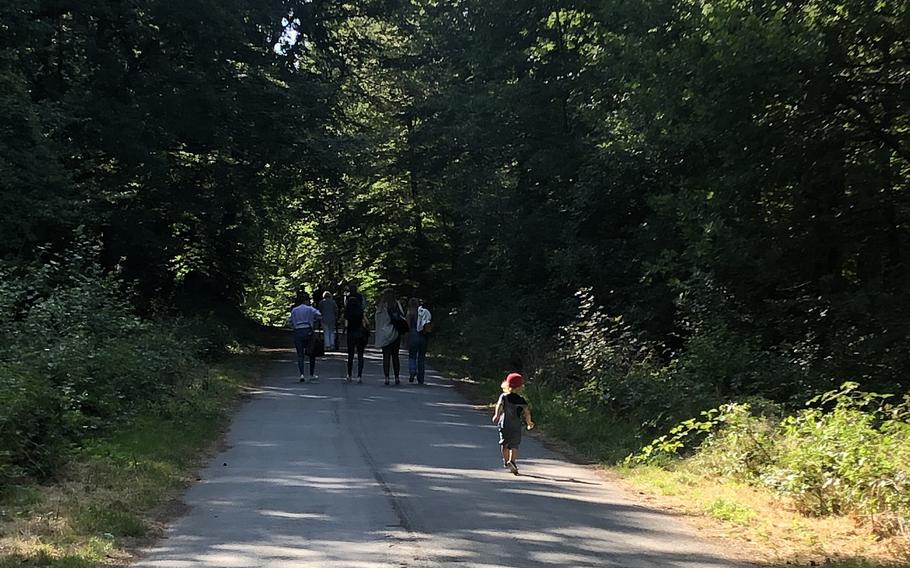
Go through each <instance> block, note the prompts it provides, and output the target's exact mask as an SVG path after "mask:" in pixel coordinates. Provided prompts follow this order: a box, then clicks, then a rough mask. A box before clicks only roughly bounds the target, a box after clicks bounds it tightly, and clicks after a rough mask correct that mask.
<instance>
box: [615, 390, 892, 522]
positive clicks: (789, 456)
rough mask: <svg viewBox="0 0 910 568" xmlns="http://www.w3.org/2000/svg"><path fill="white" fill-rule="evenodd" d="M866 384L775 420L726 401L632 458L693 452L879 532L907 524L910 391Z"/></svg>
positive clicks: (699, 461) (809, 507)
mask: <svg viewBox="0 0 910 568" xmlns="http://www.w3.org/2000/svg"><path fill="white" fill-rule="evenodd" d="M890 398H891V397H890V396H889V395H881V394H877V393H867V392H862V391H860V390H859V389H858V385H857V384H856V383H845V384H844V385H843V386H842V387H841V388H840V389H838V390H835V391H831V392H828V393H825V394H823V395H820V396H818V397H815V398H813V399H812V400H810V401H809V403H808V404H809V405H810V407H809V408H805V409H803V410H800V411H798V412H796V413H795V414H793V415H790V416H787V417H784V418H775V416H777V415H778V413H779V411H780V408H779V407H777V406H775V405H769V404H767V403H762V404H760V405H756V408H757V409H758V410H757V411H756V410H754V409H753V407H752V406H751V405H749V404H729V405H725V406H723V407H720V408H717V409H712V410H709V411H705V412H703V413H702V414H701V416H702V417H701V419H690V420H687V421H685V422H683V423H681V424H679V425H678V426H676V427H674V428H672V429H671V430H670V432H669V433H668V434H666V435H664V436H661V437H659V438H657V439H655V440H654V441H653V442H651V444H649V445H647V446H645V447H644V448H643V449H642V450H641V451H640V452H639V453H638V454H637V455H635V456H630V458H628V459H627V462H633V463H643V462H655V461H656V462H661V461H666V459H667V457H668V456H675V455H677V454H679V453H681V452H688V453H690V454H691V453H692V452H696V450H697V453H695V455H694V457H692V463H693V465H696V466H698V467H699V469H701V470H702V471H705V472H708V473H713V474H719V475H725V476H730V477H734V478H736V479H739V480H743V481H747V482H750V483H753V484H763V485H765V486H767V487H769V488H771V489H773V490H775V491H776V492H777V493H779V494H780V495H782V496H786V497H788V498H790V500H791V501H792V503H794V505H795V506H796V507H797V508H798V509H799V510H800V511H801V512H803V513H805V514H811V515H828V514H854V515H858V516H861V517H864V518H866V519H868V520H869V521H870V522H871V523H872V525H873V527H874V528H875V530H876V531H878V532H879V533H881V534H894V533H906V529H907V527H908V523H910V473H908V472H910V420H908V419H910V397H908V398H905V399H904V401H903V402H901V403H899V404H888V403H887V401H888V400H889V399H890Z"/></svg>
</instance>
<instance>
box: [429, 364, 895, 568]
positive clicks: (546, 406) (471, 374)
mask: <svg viewBox="0 0 910 568" xmlns="http://www.w3.org/2000/svg"><path fill="white" fill-rule="evenodd" d="M432 358H433V364H434V367H435V368H436V369H437V370H438V371H440V372H442V373H443V375H444V376H446V377H447V378H449V379H452V380H453V381H454V384H455V386H456V388H457V389H458V390H459V391H460V392H461V393H462V394H464V395H465V396H466V397H467V398H468V399H469V400H470V401H472V402H473V403H474V404H477V405H478V406H479V407H482V408H487V407H489V408H492V402H493V401H495V400H496V397H497V396H498V394H499V379H496V378H492V377H485V376H484V374H483V373H482V372H480V371H478V370H477V369H476V368H473V367H472V365H471V362H470V360H469V359H467V358H466V357H463V356H453V355H451V354H447V353H444V352H443V353H438V352H437V353H434V354H433V357H432ZM527 398H529V400H530V402H531V406H532V409H533V412H534V419H535V422H536V424H537V428H535V430H534V432H533V435H535V437H536V438H537V439H539V440H540V441H542V442H543V443H544V444H545V445H546V446H547V447H549V448H551V449H554V450H555V451H558V452H560V453H561V454H562V455H564V456H566V457H567V458H568V459H570V460H571V461H573V462H575V463H580V464H586V465H592V464H596V465H597V466H598V469H599V470H600V471H601V472H602V473H604V474H605V475H606V476H607V477H608V478H609V479H611V480H612V481H614V482H618V483H620V484H621V485H622V486H624V487H625V489H626V490H627V492H628V493H630V494H631V495H637V496H638V498H639V499H640V500H641V501H642V502H643V503H645V504H647V505H648V506H651V507H654V508H657V509H662V510H666V511H672V512H674V513H680V514H683V515H685V516H686V518H687V520H688V521H689V522H690V524H692V525H693V526H694V527H696V528H697V529H698V531H699V534H702V535H704V536H706V537H707V538H710V539H714V540H720V541H723V542H724V543H726V544H727V545H728V546H727V547H726V548H727V549H728V550H735V551H736V556H737V557H738V558H740V559H741V560H744V561H747V562H752V563H754V564H755V565H757V566H767V567H772V566H830V567H833V568H899V567H902V566H903V567H906V566H910V563H908V559H910V551H908V550H907V549H906V547H907V541H906V540H904V539H899V538H892V539H887V540H883V539H879V538H877V537H876V536H875V535H874V534H873V533H872V531H871V530H869V529H868V528H866V527H864V526H863V525H862V523H861V522H860V520H859V519H853V518H850V517H837V516H829V517H806V516H804V515H801V514H800V513H798V512H797V511H796V510H795V509H794V508H793V507H791V506H790V505H789V504H788V503H787V501H786V500H783V499H780V498H778V497H776V496H775V495H773V494H772V493H770V492H769V491H765V490H761V489H759V488H756V487H751V486H748V485H745V484H741V483H736V482H733V481H730V480H726V479H720V478H717V477H711V476H707V475H705V474H704V473H702V472H699V471H698V470H697V469H696V468H695V467H694V466H692V465H691V464H689V463H687V462H685V461H682V462H680V463H679V464H676V465H674V466H673V467H672V468H661V467H657V466H636V467H626V466H620V465H613V464H618V463H620V462H621V460H622V458H624V457H625V456H626V455H629V454H630V453H631V452H633V451H636V450H637V449H638V448H639V447H640V446H641V445H643V442H644V441H643V440H641V439H639V438H638V436H637V432H636V429H635V428H634V425H631V424H628V423H623V422H622V421H619V420H614V419H610V418H609V417H604V416H599V417H598V416H591V414H592V413H590V412H585V410H584V409H574V408H572V407H571V405H565V404H562V403H561V402H560V401H559V400H554V397H553V393H551V392H549V391H548V390H547V389H545V388H540V387H536V386H533V384H532V385H529V387H528V389H527Z"/></svg>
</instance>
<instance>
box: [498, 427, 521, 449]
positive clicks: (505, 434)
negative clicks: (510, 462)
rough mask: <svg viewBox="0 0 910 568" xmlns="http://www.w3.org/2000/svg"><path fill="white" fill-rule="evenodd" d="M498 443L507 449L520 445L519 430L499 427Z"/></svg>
mask: <svg viewBox="0 0 910 568" xmlns="http://www.w3.org/2000/svg"><path fill="white" fill-rule="evenodd" d="M499 445H500V446H504V447H506V448H507V449H509V450H515V449H518V446H520V445H521V430H518V431H509V430H506V429H504V428H500V429H499Z"/></svg>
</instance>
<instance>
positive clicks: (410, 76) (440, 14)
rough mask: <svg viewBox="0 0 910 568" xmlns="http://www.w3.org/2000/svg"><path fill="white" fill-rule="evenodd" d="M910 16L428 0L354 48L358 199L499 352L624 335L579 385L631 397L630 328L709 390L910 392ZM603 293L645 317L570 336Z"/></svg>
mask: <svg viewBox="0 0 910 568" xmlns="http://www.w3.org/2000/svg"><path fill="white" fill-rule="evenodd" d="M908 32H910V14H908V10H907V8H906V5H905V3H902V2H890V1H882V2H874V3H870V2H865V1H860V0H857V1H849V0H848V1H840V2H821V1H818V2H815V1H805V2H775V1H764V2H742V1H733V0H730V1H716V2H709V1H669V0H668V1H650V2H620V1H618V2H584V1H567V0H562V1H556V2H554V1H547V2H540V1H528V2H517V3H495V2H494V3H489V2H474V1H461V2H445V3H443V2H412V3H408V4H404V5H401V6H399V7H398V11H397V12H392V13H384V14H383V15H382V18H373V19H369V18H367V19H364V20H363V21H361V22H360V23H359V25H357V26H356V29H355V30H354V32H353V33H355V34H356V35H357V36H358V37H360V38H362V39H363V41H362V42H360V43H358V44H357V48H356V49H350V50H347V51H346V57H349V58H350V59H351V61H352V62H353V63H352V67H353V68H355V69H356V71H355V73H353V75H352V78H351V81H350V84H348V85H345V86H344V87H343V90H345V92H346V93H347V96H349V97H352V100H353V101H355V102H352V103H350V104H349V105H347V106H345V107H344V108H345V110H346V112H347V116H348V117H349V119H350V120H349V123H350V124H356V125H358V126H359V127H360V128H359V129H356V134H357V136H361V137H363V138H365V139H367V140H368V141H369V144H367V146H366V149H368V150H369V151H367V152H364V153H361V154H358V155H357V160H356V161H355V162H354V163H353V164H352V167H351V169H350V170H349V171H348V173H347V176H348V178H347V179H348V181H349V184H348V186H347V188H346V190H347V191H350V192H351V197H350V198H349V200H350V201H351V202H353V203H354V204H355V205H354V208H356V207H361V211H363V212H364V213H363V214H361V215H358V216H356V217H354V218H353V219H351V218H346V217H345V215H349V214H350V212H351V211H352V209H350V208H349V209H342V210H341V212H340V213H339V214H338V216H337V217H332V219H333V220H334V221H335V222H337V223H340V226H342V227H346V234H350V231H351V230H352V228H356V229H357V230H358V231H359V232H360V233H359V234H358V237H357V238H358V239H360V242H359V243H356V246H357V247H358V248H357V249H356V250H358V251H360V254H361V255H362V258H361V260H360V266H364V263H363V260H364V259H369V261H370V262H372V263H373V264H372V265H369V266H366V268H367V269H368V270H367V271H368V272H369V273H370V274H371V275H374V276H376V277H378V278H382V277H385V278H387V279H389V280H391V281H393V282H401V281H402V280H405V281H408V282H409V284H410V285H413V286H420V287H423V288H424V289H427V290H428V291H432V292H434V293H435V294H436V295H437V297H444V298H445V299H446V300H447V301H449V302H450V303H452V304H459V305H460V309H459V314H460V315H459V317H458V318H457V321H453V322H452V325H453V326H458V328H459V329H460V330H463V331H464V332H465V336H470V338H471V339H472V340H474V342H475V343H476V345H477V346H482V348H481V349H480V353H478V355H480V356H482V357H484V356H485V357H486V358H487V360H488V361H489V362H490V363H495V364H497V365H502V366H504V365H508V364H510V360H512V361H514V360H517V361H518V362H519V363H521V364H523V365H525V366H537V365H544V366H546V365H545V364H544V363H543V359H544V358H542V357H540V355H541V354H543V353H547V352H551V351H553V350H554V349H555V348H556V347H558V346H559V345H560V344H563V346H564V347H565V349H566V350H568V352H565V350H564V351H563V352H562V353H561V354H560V356H559V358H560V359H562V360H575V361H580V362H582V366H583V367H584V364H583V363H584V361H585V360H586V359H590V358H591V357H593V355H591V353H590V351H592V350H593V351H598V349H597V348H596V346H597V345H600V346H601V347H602V349H601V350H600V353H601V356H600V357H599V358H598V357H594V359H596V360H599V361H601V363H603V364H602V365H600V366H599V367H597V368H594V369H589V370H588V371H584V369H581V370H580V369H578V368H577V367H573V368H572V369H569V370H568V371H566V370H565V369H563V370H562V371H561V372H560V373H559V376H556V377H553V380H557V381H560V382H563V383H564V382H565V381H569V382H577V383H579V385H578V386H580V383H585V382H587V383H588V386H589V387H591V386H593V387H597V388H596V390H598V391H599V392H601V394H603V395H604V396H605V397H606V398H607V399H609V398H611V397H612V396H619V395H623V394H624V395H626V396H631V395H634V393H629V392H626V391H623V390H622V389H620V390H619V391H617V386H616V385H615V384H613V383H612V382H611V381H615V380H617V379H616V378H615V377H613V378H610V377H611V373H613V372H614V371H613V370H615V369H616V368H619V367H621V366H622V364H623V363H621V362H620V361H616V360H612V359H611V356H609V353H613V352H618V351H619V350H621V349H623V348H624V347H623V346H626V345H627V344H628V343H630V342H633V343H635V344H636V345H638V347H637V348H636V349H635V350H636V352H637V353H638V355H636V357H635V358H633V359H635V362H634V363H629V364H630V365H631V366H632V367H633V368H637V367H638V366H639V364H641V365H644V366H645V367H646V368H648V369H651V370H652V371H653V370H654V369H659V370H660V371H659V373H658V374H659V375H660V377H661V378H660V381H659V384H657V385H653V389H654V390H655V392H657V391H667V390H669V391H670V392H673V391H676V392H678V393H679V394H678V396H680V397H682V399H683V400H692V395H693V394H697V395H698V396H696V397H695V400H699V401H704V402H708V401H717V400H723V399H725V398H729V397H731V396H736V395H744V394H758V395H764V396H768V397H771V398H774V399H777V400H781V401H802V400H805V398H806V396H807V395H809V394H811V393H812V392H817V391H819V390H826V389H828V388H831V387H833V386H836V385H838V384H840V382H842V381H843V380H845V379H855V380H858V381H860V382H861V383H862V384H863V385H864V386H866V387H869V388H874V389H882V390H885V391H888V392H895V391H898V392H904V391H906V390H907V382H906V378H905V373H906V370H907V361H908V360H910V358H908V357H910V353H908V345H910V343H908V341H907V339H908V332H910V328H908V325H910V323H908V322H910V317H908V316H910V313H908V310H910V286H908V285H907V284H906V283H907V280H908V254H910V253H908V251H910V247H908V246H907V245H908V244H910V243H908V236H910V232H908V228H910V227H908V217H907V214H908V205H910V201H908V194H907V181H908V173H910V166H908V159H910V143H908V136H907V128H908V107H907V104H908V100H910V94H908V90H907V85H908V83H907V80H908V76H910V59H908V57H910V54H908V39H907V38H908V37H910V35H908ZM357 93H363V96H362V97H358V96H357ZM353 210H356V209H353ZM338 226H339V225H335V224H333V225H327V226H322V227H317V228H315V229H314V230H313V231H311V232H308V233H307V238H309V239H313V242H317V243H321V244H323V245H325V244H326V243H328V242H329V241H332V242H331V244H328V245H326V246H325V248H323V249H321V252H323V253H324V254H325V255H326V256H324V257H322V258H323V259H328V258H336V254H337V251H338V249H337V246H336V245H337V241H335V240H334V239H336V236H335V235H336V233H335V232H334V231H335V230H336V228H337V227H338ZM311 258H313V259H315V260H313V264H314V265H315V266H325V265H327V262H324V261H320V260H319V255H318V254H317V255H311ZM349 258H353V256H350V257H349ZM356 264H357V263H355V266H356ZM579 290H587V291H588V292H586V294H589V295H590V298H593V300H591V299H590V298H589V297H587V296H585V298H586V299H583V301H582V303H585V302H591V301H593V303H594V304H595V305H603V306H604V310H605V312H606V313H607V314H609V315H612V316H619V315H621V316H623V318H624V325H619V324H612V323H604V326H607V327H615V328H616V329H613V330H598V331H596V332H591V334H590V335H587V336H584V335H582V337H584V339H583V340H582V341H581V344H579V345H575V346H570V345H567V344H566V343H563V342H561V341H559V340H557V339H556V332H557V328H558V327H560V326H562V325H566V324H570V323H571V322H572V321H573V319H575V316H576V314H578V313H579V305H580V304H579V299H578V298H577V297H576V292H577V291H579ZM589 319H590V318H589ZM609 321H610V320H606V319H605V320H604V322H609ZM576 327H577V326H576ZM569 331H570V332H571V334H573V337H578V333H579V330H578V329H576V328H572V329H571V330H569ZM504 332H505V333H504ZM503 338H505V341H503ZM605 338H606V339H605ZM604 342H605V343H604ZM604 350H606V353H605V352H604ZM643 353H646V354H643ZM611 369H613V370H611ZM627 370H628V369H627ZM563 371H565V372H563ZM644 374H646V375H647V374H648V373H644ZM650 374H651V375H653V374H654V373H650ZM626 375H627V373H626ZM645 382H647V381H645ZM626 388H627V389H631V390H632V391H634V390H635V389H636V388H637V387H635V386H627V387H626ZM642 388H645V387H642ZM608 391H609V392H608ZM611 393H612V394H611Z"/></svg>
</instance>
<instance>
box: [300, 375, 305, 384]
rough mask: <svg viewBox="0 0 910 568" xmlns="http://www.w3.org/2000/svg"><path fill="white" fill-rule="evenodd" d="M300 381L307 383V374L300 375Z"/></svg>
mask: <svg viewBox="0 0 910 568" xmlns="http://www.w3.org/2000/svg"><path fill="white" fill-rule="evenodd" d="M300 382H301V383H305V382H306V375H300Z"/></svg>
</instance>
